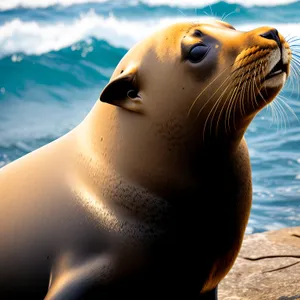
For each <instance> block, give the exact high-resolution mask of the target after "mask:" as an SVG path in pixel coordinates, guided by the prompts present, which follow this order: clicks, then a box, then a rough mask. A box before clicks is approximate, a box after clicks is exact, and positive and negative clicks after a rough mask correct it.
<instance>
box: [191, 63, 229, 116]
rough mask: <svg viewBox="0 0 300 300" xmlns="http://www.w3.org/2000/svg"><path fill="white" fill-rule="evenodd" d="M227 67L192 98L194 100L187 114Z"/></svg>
mask: <svg viewBox="0 0 300 300" xmlns="http://www.w3.org/2000/svg"><path fill="white" fill-rule="evenodd" d="M227 69H228V68H225V69H224V70H223V71H222V72H220V73H219V74H218V75H217V76H216V77H215V78H214V79H213V80H212V81H211V82H210V83H209V84H208V85H207V86H206V87H205V88H204V89H203V90H202V91H201V92H200V93H199V95H198V96H197V97H196V99H195V100H194V102H193V103H192V105H191V107H190V109H189V110H188V116H189V115H190V114H191V111H192V109H193V107H194V106H195V104H196V102H197V101H198V99H199V98H200V97H201V96H202V94H203V93H204V92H205V91H206V90H207V89H208V88H209V87H210V86H211V85H212V84H213V83H214V82H215V81H216V80H217V79H218V78H219V77H220V76H221V75H222V74H223V73H224V72H225V71H227Z"/></svg>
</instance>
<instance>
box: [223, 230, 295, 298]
mask: <svg viewBox="0 0 300 300" xmlns="http://www.w3.org/2000/svg"><path fill="white" fill-rule="evenodd" d="M218 294H219V299H220V300H296V299H300V227H292V228H285V229H280V230H276V231H268V232H264V233H257V234H251V235H246V236H245V238H244V242H243V246H242V249H241V251H240V253H239V256H238V258H237V260H236V262H235V264H234V266H233V268H232V269H231V271H230V272H229V273H228V275H227V276H226V277H225V279H224V280H223V281H222V282H221V284H220V285H219V293H218Z"/></svg>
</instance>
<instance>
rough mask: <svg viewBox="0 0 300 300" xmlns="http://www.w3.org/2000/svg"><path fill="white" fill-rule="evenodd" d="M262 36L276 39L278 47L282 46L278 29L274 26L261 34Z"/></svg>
mask: <svg viewBox="0 0 300 300" xmlns="http://www.w3.org/2000/svg"><path fill="white" fill-rule="evenodd" d="M260 36H261V37H263V38H265V39H268V40H274V41H275V42H276V43H277V45H278V47H279V48H281V42H280V38H279V34H278V31H277V29H275V28H274V29H272V30H269V31H267V32H265V33H263V34H261V35H260Z"/></svg>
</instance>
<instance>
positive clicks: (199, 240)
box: [0, 22, 289, 300]
mask: <svg viewBox="0 0 300 300" xmlns="http://www.w3.org/2000/svg"><path fill="white" fill-rule="evenodd" d="M199 28H201V30H203V32H205V34H206V35H205V36H201V34H199V32H200V31H199ZM195 30H196V31H195ZM197 30H198V31H199V32H197ZM270 30H272V29H270V28H261V29H258V30H257V31H252V32H249V33H241V32H238V31H235V30H234V29H232V28H231V27H230V25H228V24H224V23H222V22H216V23H213V24H206V25H205V24H204V25H201V24H196V23H182V24H176V25H173V26H170V27H168V28H166V29H165V30H163V31H160V32H159V33H157V34H155V35H153V36H151V37H149V38H147V39H145V40H144V41H142V42H140V43H138V44H137V45H136V46H135V47H133V48H132V49H131V50H130V51H129V52H128V53H127V54H126V55H125V57H124V58H123V59H122V61H121V62H120V64H119V65H118V67H117V68H116V70H115V72H114V74H113V75H112V78H111V81H110V83H109V84H108V85H107V86H106V87H105V89H104V90H103V92H102V94H101V96H100V100H101V101H98V102H97V103H96V104H95V106H94V107H93V109H92V110H91V112H90V113H89V114H88V116H87V117H86V118H85V119H84V120H83V122H82V123H81V124H79V125H78V126H77V127H76V128H74V129H73V130H72V131H71V132H69V133H68V134H66V135H64V136H63V137H61V138H59V139H57V140H56V141H54V142H52V143H50V144H48V145H46V146H44V147H42V148H40V149H38V150H36V151H34V152H32V153H30V154H28V155H26V156H24V157H22V158H20V159H18V160H17V161H15V162H12V163H11V164H9V165H7V166H6V167H4V168H2V169H1V170H0V199H1V202H0V211H1V215H2V217H1V221H0V244H1V254H0V265H1V269H2V270H5V272H4V271H1V272H0V287H1V289H0V298H1V299H2V298H3V299H5V298H9V297H10V298H13V297H15V298H16V297H19V296H22V297H25V296H28V297H29V298H30V299H41V298H43V297H45V299H47V300H50V299H56V300H57V299H70V300H72V299H117V298H120V297H129V298H131V299H140V298H143V299H152V298H154V297H157V296H160V297H166V298H167V299H169V298H173V297H175V296H177V297H178V296H181V297H183V298H185V299H197V298H199V299H215V297H216V288H217V285H218V283H219V282H220V281H221V280H222V278H224V276H225V275H226V274H227V272H228V271H229V270H230V268H231V266H232V265H233V263H234V261H235V259H236V256H237V254H238V251H239V249H240V246H241V243H242V239H243V235H244V231H245V228H246V225H247V222H248V218H249V213H250V207H251V198H252V184H251V168H250V161H249V155H248V150H247V145H246V142H245V140H244V138H243V134H244V132H245V130H246V128H247V126H248V125H249V123H250V122H251V120H252V119H253V117H254V116H255V114H256V113H257V112H258V111H259V110H260V109H261V108H262V107H263V106H264V105H266V103H265V102H264V103H262V101H261V102H259V101H260V100H261V99H260V98H259V97H260V96H261V95H258V93H257V92H254V94H253V97H254V96H255V95H256V96H257V98H255V101H254V100H253V101H248V99H247V97H248V96H247V97H246V96H245V99H244V100H245V103H243V105H242V104H240V105H239V106H238V105H235V106H234V105H232V107H231V109H230V106H229V105H231V102H230V101H231V99H234V98H237V93H236V91H235V90H238V89H239V88H240V86H241V83H239V82H240V79H243V78H244V76H247V74H248V73H250V74H251V72H252V71H251V69H246V68H248V67H247V66H249V65H250V66H251V65H254V66H256V65H257V61H259V60H260V59H262V58H261V57H262V54H261V53H262V51H265V52H266V54H265V58H264V59H265V61H259V62H260V63H261V65H263V66H264V68H265V69H264V70H267V69H268V72H270V70H271V69H272V68H273V67H274V65H276V63H277V62H276V61H275V60H278V59H279V58H278V55H279V54H278V53H283V54H282V56H281V60H282V61H283V64H288V62H289V54H288V50H287V46H282V47H283V48H284V49H278V46H277V44H276V43H277V42H278V41H275V40H274V39H275V38H274V39H273V40H272V39H270V38H265V37H261V35H259V33H265V32H269V31H270ZM258 31H259V32H258ZM272 34H273V33H272ZM225 35H226V37H225ZM258 36H260V37H258ZM277 36H278V39H279V35H277ZM241 38H242V40H241ZM226 39H227V40H226ZM230 39H231V40H230ZM280 39H281V41H282V45H285V44H284V40H283V38H282V37H280ZM199 40H200V42H199ZM228 40H229V42H231V44H230V45H228V43H229V42H228ZM193 45H196V46H197V45H198V46H199V45H200V47H206V48H207V49H206V48H205V49H202V48H201V49H197V52H198V53H193V57H192V62H191V60H190V58H189V59H187V57H188V55H191V54H189V53H191V49H192V47H194V46H193ZM203 45H204V46H203ZM262 45H264V47H263V46H262ZM255 47H256V48H257V50H254V49H255ZM268 47H269V48H268ZM276 47H277V48H276ZM262 49H263V50H262ZM266 49H269V50H268V51H269V52H268V51H267V50H266ZM205 51H206V52H205ZM243 51H244V52H243ZM247 51H248V52H247ZM255 51H256V52H255ZM199 53H200V54H199ZM197 55H198V56H199V55H200V57H201V59H200V61H199V62H198V61H195V60H194V59H195V57H196V58H197ZM255 55H257V56H258V58H255V57H254V58H253V56H255ZM251 56H252V60H251V59H250V57H251ZM273 61H275V62H273ZM244 69H245V71H244V72H243V73H241V71H240V70H244ZM226 70H229V71H226ZM258 70H260V72H261V74H260V75H262V74H263V72H265V71H263V69H262V67H261V69H258ZM246 71H247V72H246ZM229 72H231V73H229ZM257 72H258V71H257ZM265 73H267V72H265ZM286 73H288V70H287V71H286ZM216 74H218V76H215V75H216ZM241 74H242V75H241ZM236 75H239V76H240V77H241V78H239V77H238V76H236ZM230 76H231V77H230ZM278 76H281V75H278ZM278 76H277V77H276V78H275V79H272V78H271V81H270V79H269V81H268V82H269V83H268V85H267V86H265V90H266V91H267V92H268V93H267V92H266V93H267V94H266V96H265V97H266V98H267V96H268V100H269V101H271V100H272V99H273V98H274V97H275V95H276V94H277V93H278V92H279V90H280V89H281V87H282V85H283V83H284V80H285V77H282V78H281V77H280V78H279V79H278ZM245 78H246V77H245ZM247 78H248V77H247ZM229 79H230V80H229ZM247 80H248V79H247ZM249 80H250V79H249ZM255 80H256V79H255ZM164 81H165V82H164ZM227 81H228V84H227ZM235 81H236V82H237V84H236V85H229V84H234V83H235ZM266 82H267V80H266ZM270 82H271V83H270ZM222 85H225V86H223V88H221V87H222ZM269 86H270V88H269ZM241 88H242V86H241ZM243 89H245V90H247V88H246V87H243ZM226 90H227V91H228V92H227V94H224V93H225V92H226ZM249 90H250V88H249ZM224 91H225V92H224ZM229 91H232V92H231V93H229ZM224 95H226V96H228V97H229V96H231V97H229V98H228V99H227V98H226V97H224ZM245 95H246V94H245ZM249 97H250V94H249ZM261 97H263V96H261ZM223 98H224V99H223ZM199 99H200V100H199ZM238 99H239V98H238ZM195 100H196V101H195ZM205 100H207V101H205ZM226 100H227V101H228V103H229V104H226V103H227V102H226ZM251 100H252V98H251ZM264 100H266V99H264ZM105 102H107V103H108V104H107V103H105ZM255 105H257V106H255ZM227 106H228V107H227ZM224 107H225V108H224ZM226 108H228V109H226ZM227 115H229V116H231V118H228V116H227ZM232 115H233V116H234V118H233V117H232ZM220 124H221V125H220Z"/></svg>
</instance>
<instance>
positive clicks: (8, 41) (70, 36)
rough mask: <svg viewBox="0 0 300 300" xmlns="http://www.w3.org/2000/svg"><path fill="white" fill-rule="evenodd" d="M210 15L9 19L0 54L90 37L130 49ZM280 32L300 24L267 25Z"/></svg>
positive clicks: (293, 31) (1, 31)
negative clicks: (46, 20)
mask: <svg viewBox="0 0 300 300" xmlns="http://www.w3.org/2000/svg"><path fill="white" fill-rule="evenodd" d="M211 19H213V17H200V18H199V17H184V16H182V17H165V18H161V19H158V20H157V19H147V20H129V19H117V18H116V17H114V16H113V15H110V16H109V17H103V16H101V15H99V14H96V13H95V12H94V11H93V10H90V11H89V12H88V13H86V14H82V15H80V17H79V18H75V19H73V20H72V21H69V22H57V23H46V24H45V23H39V22H36V21H27V22H26V21H22V20H20V19H13V20H11V21H9V22H6V23H4V24H3V25H2V26H0V57H3V56H8V55H12V54H14V53H24V54H26V55H32V54H34V55H40V54H43V53H47V52H49V51H53V50H54V51H58V50H60V49H62V48H65V47H68V46H71V45H74V44H75V43H77V42H79V41H82V40H85V39H88V38H90V37H94V38H96V39H101V40H106V41H107V42H108V43H110V44H111V45H113V46H115V47H124V48H127V49H128V48H130V47H132V45H133V44H135V43H136V42H138V41H139V40H141V39H143V38H144V37H145V36H148V35H149V34H151V33H153V32H155V31H156V30H158V29H160V28H163V27H165V26H167V25H170V24H172V23H175V22H181V21H188V22H194V21H197V22H201V21H207V20H211ZM264 25H265V24H264V23H261V24H251V23H249V24H243V25H241V26H239V27H238V29H239V30H242V31H243V30H251V29H253V28H256V27H259V26H264ZM268 25H269V26H274V27H276V28H277V29H278V30H280V32H281V33H283V34H284V35H288V34H289V35H294V36H298V35H299V27H300V24H296V23H292V24H288V23H284V24H268Z"/></svg>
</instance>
